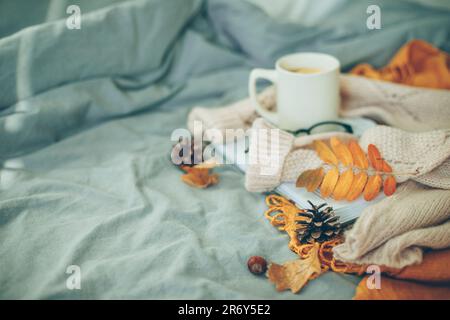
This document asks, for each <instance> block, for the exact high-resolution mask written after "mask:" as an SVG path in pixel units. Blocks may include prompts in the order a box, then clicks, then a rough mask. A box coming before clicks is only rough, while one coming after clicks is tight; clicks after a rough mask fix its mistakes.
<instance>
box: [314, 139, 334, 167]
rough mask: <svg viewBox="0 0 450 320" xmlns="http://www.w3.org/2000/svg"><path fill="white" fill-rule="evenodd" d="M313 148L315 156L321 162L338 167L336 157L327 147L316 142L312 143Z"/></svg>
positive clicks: (320, 142) (322, 143) (318, 141)
mask: <svg viewBox="0 0 450 320" xmlns="http://www.w3.org/2000/svg"><path fill="white" fill-rule="evenodd" d="M314 148H315V149H316V152H317V155H318V156H319V157H320V159H322V161H323V162H325V163H329V164H334V165H336V166H337V165H338V160H337V158H336V155H335V154H334V153H333V151H331V149H330V148H328V146H327V145H326V144H325V143H324V142H322V141H320V140H316V141H314Z"/></svg>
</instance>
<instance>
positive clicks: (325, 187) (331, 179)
mask: <svg viewBox="0 0 450 320" xmlns="http://www.w3.org/2000/svg"><path fill="white" fill-rule="evenodd" d="M338 179H339V170H338V168H336V167H333V168H331V169H330V170H329V171H328V172H327V173H326V174H325V177H324V178H323V181H322V185H321V186H320V194H321V196H322V197H323V198H328V197H329V196H330V195H331V194H332V193H333V191H334V188H335V187H336V183H337V181H338Z"/></svg>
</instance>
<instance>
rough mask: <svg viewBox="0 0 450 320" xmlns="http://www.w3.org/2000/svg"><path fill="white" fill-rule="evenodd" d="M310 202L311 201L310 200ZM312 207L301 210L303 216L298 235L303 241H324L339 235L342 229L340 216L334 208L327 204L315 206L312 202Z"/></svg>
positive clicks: (299, 223) (300, 214)
mask: <svg viewBox="0 0 450 320" xmlns="http://www.w3.org/2000/svg"><path fill="white" fill-rule="evenodd" d="M308 202H309V201H308ZM309 204H310V205H311V209H307V210H306V211H305V212H300V213H299V216H300V217H302V218H303V220H302V221H299V222H298V225H299V226H298V229H297V235H298V238H299V240H300V241H301V242H302V243H313V242H324V241H327V240H330V239H332V238H334V237H335V236H337V235H338V234H339V233H340V231H341V225H340V223H339V217H338V216H336V215H335V213H334V211H333V208H331V207H326V208H325V209H323V210H321V209H322V208H323V207H325V206H326V205H327V204H326V203H324V204H321V205H320V206H315V205H314V204H312V203H311V202H309Z"/></svg>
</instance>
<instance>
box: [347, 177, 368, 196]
mask: <svg viewBox="0 0 450 320" xmlns="http://www.w3.org/2000/svg"><path fill="white" fill-rule="evenodd" d="M367 179H368V177H367V173H365V172H360V173H358V174H357V175H355V177H354V178H353V183H352V186H351V188H350V191H349V192H348V194H347V197H346V199H347V201H353V200H355V199H356V198H358V197H359V196H360V195H361V193H362V192H363V190H364V187H365V186H366V183H367Z"/></svg>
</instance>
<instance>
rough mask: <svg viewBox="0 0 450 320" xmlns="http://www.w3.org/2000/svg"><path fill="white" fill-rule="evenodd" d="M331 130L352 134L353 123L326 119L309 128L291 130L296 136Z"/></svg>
mask: <svg viewBox="0 0 450 320" xmlns="http://www.w3.org/2000/svg"><path fill="white" fill-rule="evenodd" d="M330 131H344V132H347V133H350V134H352V133H353V128H352V126H351V125H349V124H347V123H343V122H339V121H324V122H319V123H316V124H315V125H313V126H311V127H309V128H307V129H299V130H296V131H290V133H292V134H293V135H295V136H298V135H301V134H307V135H311V134H316V133H323V132H330Z"/></svg>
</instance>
